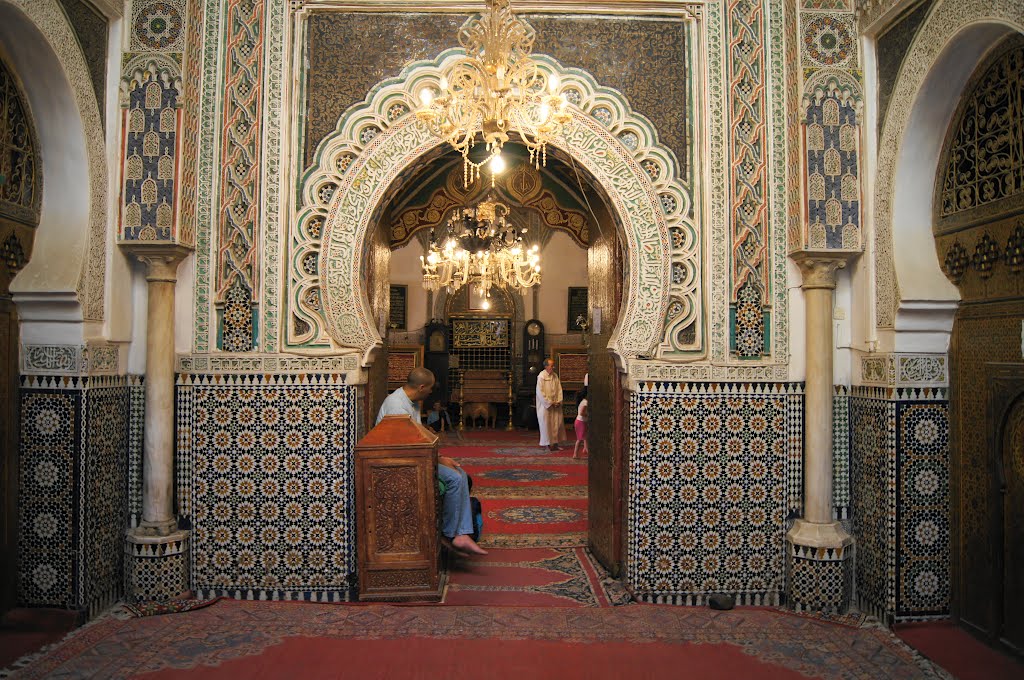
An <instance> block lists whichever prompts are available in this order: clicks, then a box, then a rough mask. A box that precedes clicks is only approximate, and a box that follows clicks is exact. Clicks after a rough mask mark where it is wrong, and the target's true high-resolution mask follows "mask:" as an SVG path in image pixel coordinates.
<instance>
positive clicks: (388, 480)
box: [369, 465, 422, 555]
mask: <svg viewBox="0 0 1024 680" xmlns="http://www.w3.org/2000/svg"><path fill="white" fill-rule="evenodd" d="M370 477H371V479H370V493H369V502H370V503H372V504H373V505H374V508H373V520H374V528H375V529H376V531H375V532H374V535H373V537H372V538H373V541H374V552H375V553H376V554H378V555H380V554H382V553H411V552H418V551H419V550H420V545H419V531H418V527H419V526H420V520H421V519H422V518H421V516H420V512H419V506H418V504H417V503H416V492H417V488H416V487H417V483H418V480H417V478H416V467H414V466H407V467H399V466H391V465H375V466H373V467H372V468H371V470H370Z"/></svg>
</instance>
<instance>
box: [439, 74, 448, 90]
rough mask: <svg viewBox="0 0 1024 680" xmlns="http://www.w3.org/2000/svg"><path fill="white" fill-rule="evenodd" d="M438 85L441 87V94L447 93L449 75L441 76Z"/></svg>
mask: <svg viewBox="0 0 1024 680" xmlns="http://www.w3.org/2000/svg"><path fill="white" fill-rule="evenodd" d="M437 85H438V87H440V88H441V94H444V93H446V92H447V91H448V77H447V76H441V80H440V82H438V84H437Z"/></svg>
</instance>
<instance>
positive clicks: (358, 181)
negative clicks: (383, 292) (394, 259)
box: [289, 50, 703, 365]
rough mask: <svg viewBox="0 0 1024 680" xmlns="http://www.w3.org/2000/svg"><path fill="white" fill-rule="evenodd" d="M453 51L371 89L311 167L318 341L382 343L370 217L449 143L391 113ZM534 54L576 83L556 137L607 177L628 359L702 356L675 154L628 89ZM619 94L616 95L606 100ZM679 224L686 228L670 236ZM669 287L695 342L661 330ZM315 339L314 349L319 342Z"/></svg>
mask: <svg viewBox="0 0 1024 680" xmlns="http://www.w3.org/2000/svg"><path fill="white" fill-rule="evenodd" d="M457 52H458V51H456V50H449V51H447V52H444V53H442V54H441V55H440V56H439V57H438V58H437V59H436V60H434V61H430V62H419V63H416V64H412V65H410V66H408V67H407V68H406V69H405V71H404V72H403V74H402V75H401V76H399V78H397V79H393V80H389V81H385V82H384V83H382V84H381V85H379V86H377V87H376V88H374V90H373V91H371V93H370V96H368V97H367V100H366V101H364V102H363V103H362V104H360V105H358V106H356V107H353V109H350V111H348V112H346V114H345V115H344V116H342V119H341V120H340V121H339V124H338V128H337V131H336V133H335V134H334V135H332V136H330V137H328V138H327V139H325V140H324V141H323V142H322V144H321V147H320V148H319V149H318V151H317V154H316V159H317V163H316V165H315V166H314V167H313V168H311V169H310V170H309V171H307V172H306V173H305V176H304V178H303V186H302V190H301V192H300V193H301V196H302V197H303V200H304V205H303V206H300V209H299V211H298V218H299V221H300V222H301V221H302V220H303V219H307V220H308V219H310V215H313V214H315V213H316V212H317V210H316V209H317V207H318V206H323V205H324V203H329V206H330V207H329V208H328V209H327V211H326V218H325V221H324V224H323V230H322V235H321V237H320V238H316V237H315V235H310V234H308V233H305V234H304V233H303V232H304V231H305V232H308V230H303V229H299V230H297V231H298V232H299V233H298V234H297V235H298V236H299V237H300V238H298V239H296V240H297V241H298V246H299V247H305V246H307V245H308V246H310V247H312V248H319V249H320V260H319V275H320V277H321V278H320V282H321V285H322V299H323V302H324V306H323V323H322V326H323V332H322V333H319V331H318V330H317V329H313V331H312V332H310V333H306V334H305V337H320V338H321V343H320V345H319V347H321V348H325V347H327V346H328V345H332V346H335V347H338V346H340V347H351V348H355V349H358V350H360V351H361V352H362V354H363V357H364V361H368V360H369V358H370V356H371V355H372V352H373V350H374V348H375V347H377V346H379V345H380V342H381V341H380V334H379V332H378V330H377V328H376V327H375V323H374V320H373V314H372V313H371V311H370V308H369V302H368V299H367V296H366V292H365V287H364V281H363V276H364V274H365V271H364V265H363V261H364V259H365V254H366V252H367V247H368V243H369V236H370V233H371V229H373V228H376V225H375V224H374V223H373V220H374V219H375V216H377V215H378V214H379V213H380V209H381V204H382V202H383V201H384V200H385V195H386V192H388V191H389V189H390V187H391V186H392V184H393V183H394V182H395V180H396V179H397V178H398V177H399V176H400V175H401V174H402V172H404V171H405V170H406V169H407V168H408V167H410V166H411V165H412V164H413V163H415V162H416V161H417V159H418V158H420V157H421V156H423V155H424V154H427V153H429V152H430V151H431V150H432V149H434V148H435V147H437V146H438V145H440V144H441V143H442V142H441V141H440V140H437V139H436V138H434V137H433V136H432V135H430V133H429V132H428V131H427V130H426V129H425V127H423V126H422V125H420V124H419V123H418V121H417V120H416V118H415V116H414V115H413V114H412V113H411V111H412V109H411V108H410V109H409V111H408V112H405V113H402V114H401V115H398V116H397V117H396V118H393V119H392V118H389V117H388V116H387V115H386V112H387V110H390V109H394V107H395V102H397V101H404V102H406V105H408V102H412V101H415V99H414V97H413V93H414V92H416V91H417V90H418V89H420V88H421V87H423V86H424V85H425V84H428V83H429V84H431V85H433V86H434V87H436V83H437V81H438V80H439V79H440V74H441V66H442V65H443V64H444V62H445V61H446V60H448V59H451V58H454V57H455V55H456V54H457ZM537 58H538V60H539V61H540V62H541V64H542V68H544V69H546V70H549V71H551V72H555V73H558V74H559V76H560V77H561V80H562V82H563V86H564V87H565V88H568V89H571V90H572V91H574V92H575V93H576V95H575V96H574V98H573V99H572V101H573V106H571V107H570V111H571V113H572V120H571V122H570V123H569V125H568V126H567V129H566V131H565V133H564V136H563V137H562V138H560V139H558V140H556V141H555V143H554V146H556V147H558V148H559V149H561V150H562V151H564V152H566V153H568V155H569V156H570V157H571V158H572V160H573V161H574V162H576V163H578V164H579V165H580V166H581V167H582V168H584V169H585V170H587V172H589V173H590V175H591V176H592V178H593V179H594V180H595V182H596V183H597V184H598V185H600V187H601V189H602V190H603V191H604V193H605V195H606V196H607V197H608V200H609V202H610V203H611V208H612V210H613V212H614V213H615V214H616V217H617V219H616V223H617V224H618V225H619V227H620V229H621V230H622V236H623V240H624V243H625V245H626V250H627V260H628V267H627V269H626V271H627V272H628V276H629V280H627V281H626V282H625V283H626V286H625V290H624V296H625V299H624V300H623V305H622V314H621V315H620V319H619V324H618V327H617V330H616V331H615V334H614V335H613V339H612V342H611V343H610V348H611V349H612V351H614V352H616V353H618V354H619V356H620V358H623V359H628V358H633V357H638V356H654V355H656V354H657V355H665V356H669V355H672V354H673V353H675V354H676V355H677V356H678V355H680V353H688V355H689V357H688V358H690V359H693V358H700V356H702V353H703V328H702V327H701V326H700V323H699V319H700V316H701V315H700V314H699V313H698V314H694V313H693V310H699V309H701V308H702V295H703V292H702V290H701V285H700V283H701V281H702V277H701V276H700V274H699V272H700V264H699V263H700V261H701V257H702V255H701V253H702V248H703V244H702V239H701V237H700V235H699V229H698V228H697V226H696V221H695V218H694V217H693V216H692V211H691V206H692V205H693V200H692V197H691V196H690V194H689V190H688V188H687V187H686V186H685V185H684V184H683V182H682V180H681V179H679V178H678V169H677V168H678V165H677V164H676V163H675V157H674V155H673V154H672V152H671V151H669V150H668V149H666V148H664V147H662V146H660V145H657V133H656V131H655V130H654V128H653V126H652V125H651V124H650V121H648V120H647V119H646V118H644V117H643V116H640V115H639V114H635V113H632V112H631V110H630V108H629V105H628V103H626V101H625V99H624V98H623V97H622V95H621V94H619V93H617V92H615V91H614V90H610V89H607V88H600V87H599V86H597V85H596V83H594V82H593V79H592V78H591V77H590V76H589V75H588V74H586V73H583V72H581V71H579V70H577V69H564V68H563V67H561V65H559V64H558V63H557V62H555V61H554V60H553V59H551V58H550V57H547V56H544V55H537ZM613 101H614V102H615V106H611V105H609V102H613ZM595 108H601V109H602V110H603V112H604V115H605V118H603V119H598V118H596V117H595V116H594V115H592V114H591V113H590V112H589V111H590V110H591V109H595ZM368 126H372V129H373V133H372V134H371V135H366V134H365V131H366V130H367V129H370V127H368ZM645 145H650V146H645ZM344 154H351V155H350V156H345V157H346V158H348V159H350V162H347V163H346V165H345V167H339V166H337V164H336V163H335V162H334V160H335V157H340V156H339V155H344ZM325 183H333V184H336V188H332V189H331V191H330V196H329V197H325V196H324V194H323V192H322V191H317V190H314V189H315V188H317V187H322V186H324V184H325ZM311 209H312V211H313V212H310V210H311ZM673 230H676V231H679V232H681V233H683V232H685V233H686V234H688V235H687V236H682V237H676V238H674V237H673V236H672V231H673ZM291 262H292V271H291V273H290V276H289V285H290V287H291V288H292V289H293V290H295V289H303V290H307V291H309V290H312V289H313V288H315V284H314V282H313V281H312V280H311V278H310V277H309V276H306V275H304V274H303V273H302V272H301V271H298V270H297V269H296V267H295V260H294V258H293V259H292V260H291ZM675 262H684V263H685V265H686V270H687V271H689V272H690V273H691V275H690V276H685V277H679V281H678V282H674V281H673V277H672V275H671V270H672V266H673V263H675ZM694 272H696V275H693V273H694ZM311 286H312V287H311ZM672 296H676V297H683V298H685V299H686V301H687V304H686V305H678V306H676V307H678V308H679V309H681V310H682V309H685V310H686V314H687V317H686V318H687V319H691V320H693V321H692V323H693V324H694V325H693V326H692V329H693V333H692V335H691V337H690V343H691V344H690V345H689V346H681V345H679V343H678V342H675V341H673V340H672V338H668V337H666V336H665V329H666V328H667V327H668V325H669V323H675V324H676V325H678V320H674V319H668V320H666V314H667V312H668V310H669V300H670V299H671V297H672ZM289 299H292V298H291V297H290V298H289ZM676 307H673V309H675V308H676ZM305 311H306V314H305V315H304V317H303V318H304V319H307V318H308V317H309V313H308V312H309V310H308V309H307V310H305ZM318 333H319V335H318ZM324 340H326V341H327V343H326V344H325V343H324V342H323V341H324ZM290 349H295V350H297V351H303V350H304V349H307V347H299V346H294V345H293V346H292V347H290ZM308 349H311V350H313V351H316V349H315V346H314V344H313V343H310V345H309V346H308ZM623 365H625V362H623Z"/></svg>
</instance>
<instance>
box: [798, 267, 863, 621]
mask: <svg viewBox="0 0 1024 680" xmlns="http://www.w3.org/2000/svg"><path fill="white" fill-rule="evenodd" d="M849 256H850V255H849V253H834V254H833V253H827V252H825V253H822V252H817V253H811V252H802V253H796V254H794V255H793V256H792V257H793V259H794V260H795V261H796V263H797V264H798V265H799V267H800V272H801V274H802V275H803V283H802V285H801V288H802V289H803V292H804V303H805V308H806V319H805V324H806V331H807V339H806V362H807V367H806V374H807V375H806V388H805V396H804V403H805V410H804V516H803V518H801V519H797V520H796V521H795V522H794V524H793V527H792V528H791V529H790V530H789V532H788V533H787V534H786V548H787V554H786V558H787V559H786V566H787V593H788V596H789V598H788V599H789V603H790V605H791V606H792V607H794V608H795V609H799V610H811V611H832V612H844V611H846V609H847V608H848V607H849V603H850V596H851V594H852V593H851V591H852V585H853V584H852V579H853V572H852V568H853V562H852V560H851V557H852V549H853V538H852V537H851V536H850V534H849V533H848V532H847V531H846V530H845V529H844V528H843V526H842V524H841V523H839V522H838V521H835V520H834V519H833V518H832V392H833V382H834V378H833V365H832V364H833V361H832V353H833V339H832V294H833V291H834V290H835V287H836V271H837V270H838V269H840V268H842V267H845V266H846V260H847V258H848V257H849Z"/></svg>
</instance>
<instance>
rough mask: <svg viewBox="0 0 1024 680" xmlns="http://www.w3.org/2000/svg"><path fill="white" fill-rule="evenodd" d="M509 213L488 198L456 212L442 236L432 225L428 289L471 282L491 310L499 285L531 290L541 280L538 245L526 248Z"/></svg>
mask: <svg viewBox="0 0 1024 680" xmlns="http://www.w3.org/2000/svg"><path fill="white" fill-rule="evenodd" d="M507 215H508V206H506V205H505V204H504V203H499V202H497V201H495V200H493V199H491V198H490V197H486V198H485V199H484V200H483V201H481V202H480V203H477V204H476V205H474V206H470V207H467V208H460V209H458V210H456V211H455V213H453V214H452V217H451V219H450V220H449V222H448V224H447V225H446V226H445V227H443V229H442V230H441V233H440V234H437V233H435V231H434V230H433V229H431V230H430V246H429V251H428V253H427V256H426V257H422V256H421V257H420V263H421V264H422V266H423V287H424V288H426V289H427V290H429V291H433V292H437V291H438V290H440V289H441V288H446V289H447V290H448V292H449V293H452V292H454V291H456V290H458V289H459V288H461V287H462V286H463V285H466V284H469V285H471V286H474V287H475V288H476V289H477V291H478V292H479V293H480V295H482V296H483V297H484V298H485V301H484V305H485V307H484V308H485V309H486V308H487V306H488V305H487V301H486V298H488V297H490V289H491V287H492V286H494V285H503V286H507V287H508V288H510V289H513V290H518V291H520V292H526V289H528V288H530V287H531V286H535V285H537V284H539V283H540V255H539V254H538V253H537V246H536V245H534V246H533V247H532V248H529V249H528V248H526V246H525V245H524V244H523V236H522V233H517V232H516V229H515V226H513V225H512V224H510V223H509V222H508V221H507V220H506V219H505V217H506V216H507ZM523 232H524V233H525V232H526V230H525V229H523Z"/></svg>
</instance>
